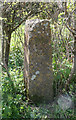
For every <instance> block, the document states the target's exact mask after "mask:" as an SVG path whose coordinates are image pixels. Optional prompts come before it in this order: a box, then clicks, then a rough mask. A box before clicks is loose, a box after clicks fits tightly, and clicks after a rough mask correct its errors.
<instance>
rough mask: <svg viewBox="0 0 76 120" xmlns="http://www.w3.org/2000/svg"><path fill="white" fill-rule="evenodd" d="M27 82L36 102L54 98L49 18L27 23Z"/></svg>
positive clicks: (31, 96) (30, 93)
mask: <svg viewBox="0 0 76 120" xmlns="http://www.w3.org/2000/svg"><path fill="white" fill-rule="evenodd" d="M25 83H26V87H27V88H28V93H29V97H30V98H31V99H32V100H33V101H34V102H43V101H44V102H46V103H48V102H51V101H52V99H53V74H52V48H51V30H50V22H49V20H39V19H34V20H27V21H26V24H25Z"/></svg>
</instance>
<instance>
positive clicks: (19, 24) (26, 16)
mask: <svg viewBox="0 0 76 120" xmlns="http://www.w3.org/2000/svg"><path fill="white" fill-rule="evenodd" d="M31 14H32V12H29V14H28V15H27V16H25V18H24V19H23V20H22V21H21V22H20V23H19V24H18V25H17V26H16V27H15V28H13V30H12V32H13V31H15V30H16V29H17V28H18V27H19V26H20V25H21V24H22V23H23V22H24V21H26V19H27V18H28V17H29V16H30V15H31Z"/></svg>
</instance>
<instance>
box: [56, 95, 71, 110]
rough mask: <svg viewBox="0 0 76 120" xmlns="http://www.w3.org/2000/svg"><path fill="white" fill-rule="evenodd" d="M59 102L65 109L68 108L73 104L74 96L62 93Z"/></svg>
mask: <svg viewBox="0 0 76 120" xmlns="http://www.w3.org/2000/svg"><path fill="white" fill-rule="evenodd" d="M57 102H58V105H59V106H60V107H61V109H63V110H67V109H68V108H71V107H72V106H73V101H72V98H71V97H70V96H69V95H68V94H63V95H60V96H59V98H58V101H57Z"/></svg>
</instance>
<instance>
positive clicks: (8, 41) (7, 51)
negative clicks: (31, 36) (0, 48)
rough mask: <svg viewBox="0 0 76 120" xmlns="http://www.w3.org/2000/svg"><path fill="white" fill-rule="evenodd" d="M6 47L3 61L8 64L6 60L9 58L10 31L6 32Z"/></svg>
mask: <svg viewBox="0 0 76 120" xmlns="http://www.w3.org/2000/svg"><path fill="white" fill-rule="evenodd" d="M6 37H7V39H6V48H5V63H6V65H7V66H8V60H9V52H10V41H11V33H9V34H6Z"/></svg>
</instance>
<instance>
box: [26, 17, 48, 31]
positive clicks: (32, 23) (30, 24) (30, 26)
mask: <svg viewBox="0 0 76 120" xmlns="http://www.w3.org/2000/svg"><path fill="white" fill-rule="evenodd" d="M42 22H49V23H50V20H48V19H42V20H41V19H32V20H30V19H29V20H26V22H25V31H26V28H27V26H28V29H29V31H32V29H33V28H34V27H35V25H36V24H40V23H42Z"/></svg>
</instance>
